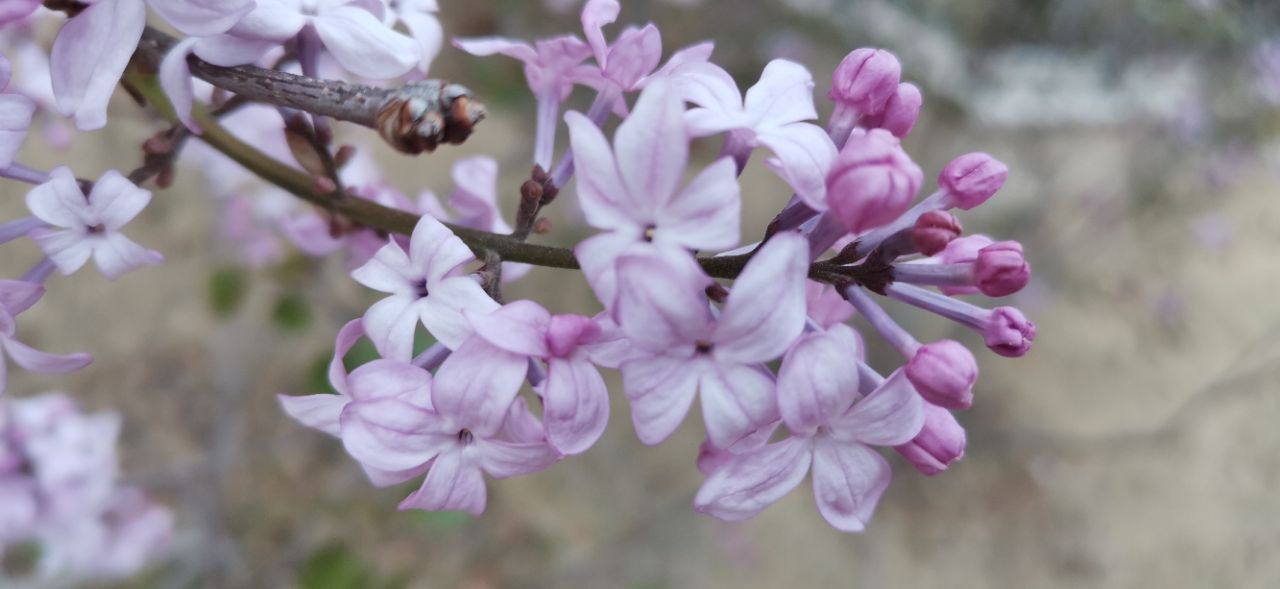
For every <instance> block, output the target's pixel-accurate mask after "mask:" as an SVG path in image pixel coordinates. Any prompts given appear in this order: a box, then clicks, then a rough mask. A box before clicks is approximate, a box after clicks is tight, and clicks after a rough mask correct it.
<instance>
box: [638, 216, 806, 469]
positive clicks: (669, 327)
mask: <svg viewBox="0 0 1280 589" xmlns="http://www.w3.org/2000/svg"><path fill="white" fill-rule="evenodd" d="M808 260H809V257H808V250H807V247H806V242H805V240H804V239H803V238H802V237H800V236H799V235H795V234H783V235H778V236H776V237H774V238H773V239H771V240H769V242H768V243H767V244H765V246H764V247H763V248H761V250H760V251H759V252H758V253H757V254H756V255H755V257H753V258H752V260H751V261H750V262H749V263H748V264H747V266H746V268H745V269H744V270H743V272H742V274H741V276H739V278H738V279H737V281H735V282H734V284H733V289H732V291H731V292H730V294H729V298H728V300H727V302H726V303H725V306H724V309H723V311H722V312H721V313H720V316H719V317H718V318H716V317H714V316H713V314H712V311H711V308H710V307H709V305H708V302H707V298H706V294H705V289H706V287H707V286H708V285H709V284H710V283H711V280H710V279H709V278H707V276H706V275H705V274H703V273H702V271H701V269H700V268H698V267H697V266H696V265H695V264H693V263H692V261H691V260H690V258H689V257H688V255H687V254H684V253H682V252H678V251H673V250H655V251H652V252H648V253H643V254H629V255H626V256H623V257H622V259H620V260H619V261H618V302H617V308H616V315H617V318H618V325H619V327H620V328H621V329H622V331H623V332H624V333H625V334H626V335H627V337H628V338H629V339H630V340H631V342H632V344H633V345H634V346H635V347H636V352H635V355H634V356H633V357H632V358H630V359H628V360H627V361H626V362H625V363H623V364H622V368H621V369H622V379H623V386H624V387H625V390H626V393H627V398H628V399H630V401H631V417H632V421H633V422H634V424H635V427H636V434H637V435H638V436H639V437H640V441H642V442H644V443H646V444H657V443H659V442H661V441H662V440H664V439H666V438H667V437H668V436H670V435H671V433H672V432H673V431H675V429H676V427H678V426H679V425H680V422H681V421H683V420H684V416H685V414H686V413H688V410H689V406H690V405H691V404H692V403H693V399H694V396H695V395H696V394H697V393H698V391H701V399H702V413H703V418H704V419H705V421H706V426H707V436H708V438H710V440H711V442H712V444H713V445H715V446H716V447H718V448H729V447H731V446H732V445H733V444H734V443H735V442H738V441H739V440H740V439H742V438H743V437H744V436H746V435H747V434H750V433H751V432H753V431H755V430H757V429H759V428H760V427H762V426H765V425H767V424H768V423H770V422H771V421H773V420H775V419H777V404H776V402H775V400H774V386H773V380H772V378H771V377H770V375H769V374H768V371H767V370H765V369H764V368H762V366H761V364H762V363H764V362H768V361H770V360H773V359H775V358H777V357H778V356H779V355H781V354H782V353H783V352H784V351H786V349H787V348H788V347H789V346H790V345H791V342H793V341H795V339H796V337H797V336H799V335H800V332H801V331H802V330H803V329H804V312H805V310H804V296H805V283H804V277H805V272H806V268H807V266H808Z"/></svg>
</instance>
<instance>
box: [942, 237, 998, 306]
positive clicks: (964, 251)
mask: <svg viewBox="0 0 1280 589" xmlns="http://www.w3.org/2000/svg"><path fill="white" fill-rule="evenodd" d="M993 243H995V241H993V240H992V239H991V238H990V237H987V236H985V235H982V234H977V235H966V236H964V237H959V238H956V239H955V240H953V241H952V242H951V243H948V244H947V247H945V248H943V249H942V252H941V253H939V254H938V258H939V260H940V261H941V262H942V263H943V264H973V263H975V262H977V261H978V252H980V251H982V248H984V247H987V246H989V245H991V244H993ZM938 289H939V290H941V291H942V293H943V294H945V295H949V296H954V295H961V294H976V293H978V292H980V291H979V290H978V287H976V286H972V285H964V286H940V287H938Z"/></svg>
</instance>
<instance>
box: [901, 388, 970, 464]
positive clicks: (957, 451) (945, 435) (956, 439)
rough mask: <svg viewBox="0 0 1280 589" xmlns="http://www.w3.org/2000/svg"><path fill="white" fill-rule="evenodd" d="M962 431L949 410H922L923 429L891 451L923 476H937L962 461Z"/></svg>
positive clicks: (963, 442) (963, 446)
mask: <svg viewBox="0 0 1280 589" xmlns="http://www.w3.org/2000/svg"><path fill="white" fill-rule="evenodd" d="M966 443H967V440H966V436H965V433H964V428H963V427H961V426H960V423H959V422H957V421H956V418H955V416H954V415H952V414H951V412H950V411H947V410H946V409H943V408H941V407H938V406H935V405H925V407H924V427H923V428H921V429H920V433H919V434H917V435H916V437H915V438H914V439H912V440H911V441H910V442H907V443H905V444H903V445H901V446H896V447H895V448H894V449H895V450H897V451H898V453H899V454H901V455H902V457H903V458H906V459H907V462H910V463H911V466H914V467H915V469H916V470H918V471H920V473H921V474H923V475H926V476H933V475H936V474H939V473H941V472H943V471H945V470H947V467H948V466H950V465H951V463H952V462H955V461H957V460H960V459H961V458H964V449H965V445H966Z"/></svg>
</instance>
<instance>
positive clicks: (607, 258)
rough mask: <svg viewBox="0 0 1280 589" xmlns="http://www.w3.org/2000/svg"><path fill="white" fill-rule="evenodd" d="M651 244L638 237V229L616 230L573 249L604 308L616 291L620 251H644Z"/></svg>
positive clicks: (583, 272) (610, 306) (586, 241)
mask: <svg viewBox="0 0 1280 589" xmlns="http://www.w3.org/2000/svg"><path fill="white" fill-rule="evenodd" d="M650 247H652V246H651V245H650V244H647V243H644V242H643V241H641V240H640V234H639V233H638V232H633V231H627V230H619V231H610V232H607V233H601V234H599V235H596V236H594V237H590V238H588V239H586V240H584V241H582V242H581V243H579V244H578V245H577V247H575V248H573V254H574V257H576V258H577V259H578V264H579V265H580V266H582V275H583V276H584V277H585V278H586V279H587V283H588V284H590V285H591V290H593V291H595V293H596V298H597V299H598V300H599V301H600V304H602V305H604V306H605V307H606V308H613V306H614V305H615V303H616V302H617V294H618V272H617V270H618V259H619V257H621V256H622V255H623V254H624V253H628V252H631V253H635V252H641V251H645V250H647V249H649V248H650Z"/></svg>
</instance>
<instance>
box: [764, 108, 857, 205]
mask: <svg viewBox="0 0 1280 589" xmlns="http://www.w3.org/2000/svg"><path fill="white" fill-rule="evenodd" d="M756 140H757V141H758V142H759V143H760V144H761V145H764V146H765V147H767V148H769V151H772V152H773V155H774V157H772V158H769V159H768V160H766V161H765V165H767V166H768V167H769V169H770V170H772V171H773V173H775V174H777V175H778V177H780V178H782V179H783V180H784V181H785V182H786V183H787V185H788V186H790V187H791V189H792V190H794V191H796V194H797V195H799V196H800V198H801V200H803V201H804V203H805V204H807V205H809V207H810V208H812V209H813V210H815V211H825V210H827V172H829V171H830V170H831V167H832V166H833V165H834V164H835V160H836V155H837V150H836V146H835V143H832V142H831V138H830V137H829V136H827V132H826V131H823V130H822V128H821V127H818V126H817V125H810V124H808V123H794V124H791V125H787V126H785V127H781V128H778V129H776V130H771V131H768V132H765V133H761V134H760V135H759V136H758V137H757V138H756Z"/></svg>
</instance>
